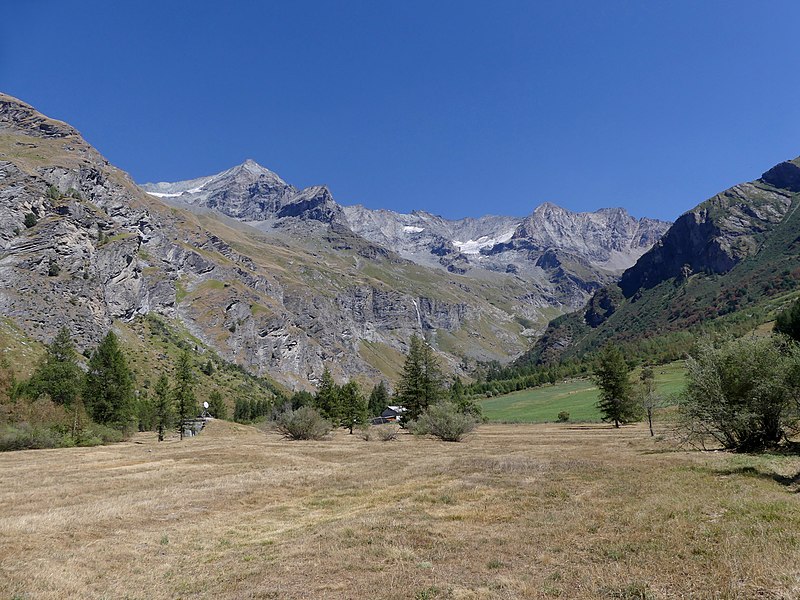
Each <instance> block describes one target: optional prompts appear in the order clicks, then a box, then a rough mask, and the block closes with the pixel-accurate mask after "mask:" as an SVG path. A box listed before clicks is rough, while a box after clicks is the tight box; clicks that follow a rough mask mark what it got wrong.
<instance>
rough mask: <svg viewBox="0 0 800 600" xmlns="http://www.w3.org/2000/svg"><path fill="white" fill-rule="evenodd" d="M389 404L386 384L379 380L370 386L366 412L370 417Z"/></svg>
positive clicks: (378, 413)
mask: <svg viewBox="0 0 800 600" xmlns="http://www.w3.org/2000/svg"><path fill="white" fill-rule="evenodd" d="M388 405H389V391H388V390H387V389H386V384H385V383H384V382H383V381H381V382H380V383H379V384H378V385H376V386H375V387H374V388H372V392H371V393H370V395H369V407H368V412H369V416H370V417H377V416H378V415H380V414H381V413H382V412H383V411H384V410H385V409H386V407H387V406H388Z"/></svg>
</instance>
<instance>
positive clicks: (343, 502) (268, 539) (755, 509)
mask: <svg viewBox="0 0 800 600" xmlns="http://www.w3.org/2000/svg"><path fill="white" fill-rule="evenodd" d="M658 433H662V434H663V433H664V432H658ZM154 438H155V436H154V435H152V434H139V435H137V437H136V438H134V440H132V441H131V442H126V443H121V444H116V445H113V446H106V447H96V448H72V449H58V450H35V451H21V452H14V453H6V454H3V455H0V480H1V481H2V485H0V597H2V598H17V599H22V598H31V599H33V598H36V599H39V598H42V599H63V598H115V599H116V598H130V599H138V598H221V599H234V598H237V599H238V598H290V599H293V598H337V599H338V598H389V599H400V598H403V599H406V598H413V599H416V600H426V599H428V600H429V599H434V598H436V599H443V598H454V599H489V598H578V599H580V598H618V599H619V598H631V599H633V598H659V599H660V598H664V599H666V598H670V599H673V598H720V599H722V598H725V599H738V598H741V599H745V598H776V599H777V598H796V597H798V596H799V595H800V533H798V532H800V496H798V494H797V493H795V491H796V489H797V481H798V479H797V474H798V472H800V457H792V456H777V455H762V456H745V455H733V454H728V453H723V452H685V451H680V450H678V449H676V448H675V447H674V446H673V445H672V444H671V443H670V442H669V441H668V440H667V439H665V438H664V437H663V436H658V437H656V438H655V439H653V438H650V437H649V435H648V434H647V432H646V430H645V428H644V427H643V426H642V425H636V426H628V427H623V428H621V429H619V430H614V429H613V428H611V427H609V426H607V425H572V424H545V425H501V424H490V425H484V426H481V427H480V428H479V429H478V431H477V432H476V433H475V434H474V435H472V436H471V437H470V438H469V439H468V440H467V441H466V442H463V443H458V444H448V443H444V442H438V441H434V440H430V439H422V438H415V437H413V436H411V435H409V434H405V433H404V434H401V436H400V439H398V440H396V441H393V442H365V441H363V440H362V439H360V438H359V437H358V436H357V435H352V436H351V435H348V434H347V433H346V432H344V431H339V432H336V434H335V435H334V436H333V437H332V438H331V439H329V440H324V441H319V442H289V441H286V440H283V439H281V438H280V437H278V436H277V434H274V433H265V432H262V431H259V430H257V429H255V428H253V427H248V426H244V425H235V424H232V423H227V422H222V421H214V422H211V423H210V424H209V426H208V427H207V429H206V431H204V432H203V433H202V434H201V435H200V436H198V437H197V438H194V439H190V440H186V441H184V442H178V441H176V440H174V439H173V440H170V441H167V442H164V443H161V444H158V443H157V442H156V441H155V439H154Z"/></svg>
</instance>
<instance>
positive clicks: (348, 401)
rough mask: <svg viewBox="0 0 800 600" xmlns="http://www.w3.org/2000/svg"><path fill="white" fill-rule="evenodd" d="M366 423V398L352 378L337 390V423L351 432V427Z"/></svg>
mask: <svg viewBox="0 0 800 600" xmlns="http://www.w3.org/2000/svg"><path fill="white" fill-rule="evenodd" d="M366 423H367V400H366V398H364V395H363V394H362V393H361V388H359V386H358V383H356V382H355V381H353V380H352V379H351V380H350V381H348V382H347V383H346V384H344V385H343V386H342V388H341V390H339V424H340V425H341V426H342V427H347V428H348V429H349V430H350V433H351V434H352V433H353V427H356V426H359V425H365V424H366Z"/></svg>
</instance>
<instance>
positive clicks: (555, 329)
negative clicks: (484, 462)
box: [522, 159, 800, 362]
mask: <svg viewBox="0 0 800 600" xmlns="http://www.w3.org/2000/svg"><path fill="white" fill-rule="evenodd" d="M799 204H800V159H794V160H792V161H787V162H783V163H781V164H779V165H777V166H775V167H773V168H772V169H770V170H769V171H767V172H766V173H764V175H763V176H762V177H761V178H760V179H758V180H756V181H753V182H750V183H744V184H740V185H735V186H733V187H732V188H730V189H728V190H726V191H724V192H722V193H720V194H717V195H716V196H714V197H713V198H710V199H709V200H706V201H705V202H703V203H701V204H700V205H698V206H697V207H695V208H694V209H692V210H690V211H688V212H687V213H685V214H684V215H682V216H681V217H680V218H679V219H678V220H677V221H676V222H675V224H674V225H673V226H672V227H671V228H670V229H669V231H667V233H666V234H665V235H664V236H663V238H661V240H660V241H659V242H658V243H656V244H655V245H654V246H653V248H652V249H650V250H649V251H648V252H647V253H645V254H644V255H643V256H642V257H641V258H640V259H639V260H638V261H637V262H636V264H635V265H633V266H632V267H631V268H629V269H628V270H626V271H625V272H624V273H623V275H622V278H621V280H620V283H619V285H611V286H607V287H606V288H604V289H602V290H599V291H598V292H597V293H595V294H594V296H593V297H592V299H591V300H590V301H589V303H588V304H587V307H586V308H585V309H582V310H580V311H577V312H574V313H571V314H568V315H564V316H562V317H559V318H557V319H555V320H554V321H552V322H551V323H550V325H549V326H548V328H547V331H546V333H545V335H544V336H543V338H542V339H541V340H539V342H537V344H536V345H535V346H534V348H533V349H532V351H531V352H529V353H528V354H527V355H526V356H525V357H523V359H522V362H549V361H552V360H556V359H558V358H561V357H570V356H578V355H581V354H582V353H584V352H586V351H589V350H592V349H594V348H597V347H598V346H599V345H600V344H601V343H603V342H604V341H605V340H608V339H615V340H619V341H627V342H638V343H640V344H641V343H646V342H643V341H646V340H647V339H648V338H653V337H656V336H662V337H663V336H667V337H670V336H671V337H673V338H677V337H680V336H681V335H682V332H685V331H686V330H687V329H690V328H692V327H699V326H706V327H707V326H708V325H709V323H710V322H712V321H713V322H718V323H719V325H720V326H725V324H734V323H736V322H743V321H750V322H753V321H757V320H758V319H759V318H762V317H763V318H766V317H767V316H768V315H769V313H770V311H772V310H774V309H775V308H776V307H780V306H781V305H782V304H785V302H786V300H787V299H788V298H791V297H793V296H794V295H796V291H797V289H798V286H800V215H798V214H797V207H798V205H799Z"/></svg>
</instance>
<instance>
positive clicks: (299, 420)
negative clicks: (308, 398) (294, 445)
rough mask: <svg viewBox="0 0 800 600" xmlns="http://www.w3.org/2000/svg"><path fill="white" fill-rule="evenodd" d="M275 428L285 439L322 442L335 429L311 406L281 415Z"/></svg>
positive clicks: (287, 411)
mask: <svg viewBox="0 0 800 600" xmlns="http://www.w3.org/2000/svg"><path fill="white" fill-rule="evenodd" d="M275 426H276V428H277V430H278V431H279V432H280V433H282V434H283V436H284V437H286V438H289V439H291V440H321V439H322V438H324V437H325V436H326V435H328V434H329V433H330V431H331V429H332V428H333V425H331V422H330V421H328V420H326V419H324V418H323V417H322V415H321V414H319V413H318V412H317V411H316V410H315V409H314V408H312V407H310V406H301V407H300V408H298V409H297V410H286V411H284V412H282V413H280V414H279V415H278V417H277V419H276V420H275Z"/></svg>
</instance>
